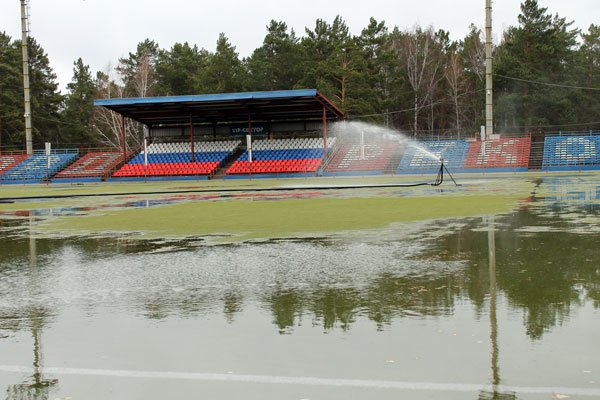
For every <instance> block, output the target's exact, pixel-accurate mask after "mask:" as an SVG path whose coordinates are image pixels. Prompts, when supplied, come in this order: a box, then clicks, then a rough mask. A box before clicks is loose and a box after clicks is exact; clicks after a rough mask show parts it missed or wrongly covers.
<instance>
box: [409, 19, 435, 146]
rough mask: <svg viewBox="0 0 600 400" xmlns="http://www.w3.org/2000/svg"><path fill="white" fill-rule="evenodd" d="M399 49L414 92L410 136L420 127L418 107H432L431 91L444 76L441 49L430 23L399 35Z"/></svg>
mask: <svg viewBox="0 0 600 400" xmlns="http://www.w3.org/2000/svg"><path fill="white" fill-rule="evenodd" d="M400 45H401V47H402V48H401V53H402V56H403V58H404V61H405V63H406V74H407V78H408V83H409V84H410V86H411V88H412V90H413V93H414V96H413V107H414V109H413V110H414V111H413V127H412V128H413V136H416V135H417V131H418V129H419V111H420V109H421V108H423V107H427V106H429V107H430V108H432V107H433V103H434V98H433V96H434V93H435V91H436V89H437V86H438V84H439V83H440V81H441V80H443V79H444V75H443V74H441V73H440V72H441V70H442V68H443V64H444V58H443V51H442V49H441V46H440V44H439V43H438V42H437V40H436V37H435V34H434V32H433V29H432V28H431V27H429V28H427V29H426V30H422V29H421V28H420V27H417V28H415V30H414V32H407V33H405V34H404V35H403V36H402V40H401V43H400ZM431 128H432V127H431V123H430V129H431Z"/></svg>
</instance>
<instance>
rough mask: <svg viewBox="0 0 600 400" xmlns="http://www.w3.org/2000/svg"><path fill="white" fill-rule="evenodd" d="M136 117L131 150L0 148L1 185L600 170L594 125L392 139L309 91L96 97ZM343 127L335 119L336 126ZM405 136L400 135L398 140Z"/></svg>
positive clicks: (99, 103) (598, 141)
mask: <svg viewBox="0 0 600 400" xmlns="http://www.w3.org/2000/svg"><path fill="white" fill-rule="evenodd" d="M95 104H96V106H101V107H105V108H108V109H110V110H112V111H114V112H116V113H118V114H120V116H121V118H122V120H123V121H125V119H126V118H130V119H133V120H135V121H137V122H139V123H141V124H143V125H144V126H145V127H146V128H147V129H145V133H146V134H145V140H144V142H145V146H144V147H140V148H137V149H128V148H123V149H120V150H118V151H117V150H115V149H109V150H106V149H105V150H98V149H96V150H82V149H54V150H52V152H51V153H50V154H46V153H45V152H44V151H34V154H32V155H30V156H28V155H25V154H19V153H16V152H13V153H10V154H7V153H5V154H1V155H0V184H7V183H40V182H49V181H53V182H100V181H105V180H113V181H127V180H134V181H135V180H164V179H194V180H203V179H247V178H249V177H252V178H262V177H307V176H319V175H325V176H346V175H358V176H362V175H381V174H430V173H435V172H437V171H438V169H439V164H440V159H443V160H444V163H445V165H446V167H447V168H448V169H449V170H450V171H452V172H453V173H460V172H521V171H528V170H542V171H581V170H592V169H600V132H598V131H591V132H555V133H548V134H545V135H544V134H538V135H534V136H531V135H530V134H524V135H494V136H493V137H492V138H491V140H487V141H481V140H479V139H478V138H475V137H471V138H464V136H463V138H452V137H450V136H448V135H447V136H444V137H438V138H427V139H417V140H412V141H408V140H398V138H394V137H390V135H369V134H367V133H364V132H361V134H358V135H357V134H356V132H352V133H350V132H343V131H340V130H339V129H335V135H334V136H331V135H330V134H328V124H331V123H332V122H335V121H338V120H341V119H343V118H344V114H343V112H342V111H341V110H340V109H338V108H337V107H336V106H335V105H334V104H333V103H332V102H330V101H329V100H328V99H327V98H326V97H324V96H323V95H322V94H321V93H319V92H318V91H317V90H315V89H303V90H284V91H271V92H245V93H225V94H208V95H195V96H172V97H151V98H124V99H105V100H96V102H95ZM340 126H344V124H340ZM404 139H406V138H404Z"/></svg>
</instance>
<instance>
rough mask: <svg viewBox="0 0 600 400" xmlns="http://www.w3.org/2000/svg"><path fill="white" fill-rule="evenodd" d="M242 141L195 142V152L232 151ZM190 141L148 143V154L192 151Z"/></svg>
mask: <svg viewBox="0 0 600 400" xmlns="http://www.w3.org/2000/svg"><path fill="white" fill-rule="evenodd" d="M240 143H241V141H239V140H226V141H218V142H194V152H195V153H196V152H198V153H199V152H226V153H231V152H232V151H233V150H235V149H236V148H237V147H238V146H239V145H240ZM191 152H192V146H191V144H190V142H171V143H152V144H150V145H148V154H159V153H191Z"/></svg>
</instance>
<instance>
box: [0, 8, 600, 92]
mask: <svg viewBox="0 0 600 400" xmlns="http://www.w3.org/2000/svg"><path fill="white" fill-rule="evenodd" d="M520 3H521V0H497V1H494V2H493V7H494V9H493V20H494V37H495V39H496V41H497V40H498V38H500V37H501V32H502V31H503V30H504V29H506V28H507V27H509V26H511V25H517V23H518V21H517V16H518V14H519V6H520ZM539 4H540V5H542V6H544V7H548V10H549V11H550V12H551V13H553V14H554V13H558V14H559V15H560V16H561V17H566V18H567V20H573V21H575V25H574V26H575V27H577V28H581V29H583V30H586V31H587V28H588V27H589V25H590V24H591V23H595V24H598V23H600V1H599V0H539ZM30 10H31V33H32V36H34V37H35V38H36V40H37V41H38V42H39V43H40V44H41V46H42V47H43V48H44V50H45V51H46V52H47V53H48V56H49V58H50V65H51V67H52V68H53V70H54V71H55V73H56V74H57V76H58V80H59V83H60V87H61V89H62V90H63V92H64V90H65V85H66V84H67V83H68V82H69V81H70V80H71V77H72V75H73V61H75V60H76V59H77V58H78V57H82V58H83V61H84V62H85V63H86V64H89V65H90V66H91V68H92V70H94V71H97V70H105V69H106V68H107V66H108V65H109V64H112V65H113V66H114V65H115V64H116V62H117V60H118V58H119V57H123V56H126V55H127V54H128V53H129V52H130V51H134V50H135V48H136V45H137V43H139V42H140V41H143V40H144V39H145V38H150V39H153V40H155V41H156V42H158V44H159V45H160V47H161V48H167V49H168V48H170V47H171V46H172V45H173V44H174V43H176V42H180V43H183V42H186V41H187V42H189V43H190V44H197V45H198V46H199V47H203V48H205V49H207V50H211V51H214V49H215V44H216V40H217V37H218V35H219V33H220V32H224V33H225V35H226V36H227V37H228V38H229V40H230V42H231V43H232V44H233V45H234V46H236V49H237V51H238V52H239V54H240V57H245V56H248V55H250V54H251V53H252V51H253V50H254V49H255V48H257V47H259V46H260V45H261V43H262V40H263V38H264V36H265V33H266V28H265V27H266V25H267V24H268V22H269V21H270V20H271V19H275V20H280V21H284V22H286V23H287V24H288V26H289V27H291V28H293V29H294V30H295V31H296V33H297V34H298V35H299V36H302V35H303V34H304V28H305V27H309V28H313V27H314V24H315V21H316V19H317V18H321V19H324V20H326V21H328V22H331V21H332V20H333V18H334V17H335V16H336V15H338V14H339V15H341V16H342V18H344V20H345V21H346V23H347V25H348V26H349V28H350V31H351V33H353V34H360V31H361V30H362V29H363V28H364V27H365V26H366V25H367V24H368V22H369V18H370V17H371V16H373V17H375V18H376V19H377V20H378V21H381V20H384V21H385V22H386V25H387V26H388V27H389V28H392V27H393V26H398V27H399V28H401V29H410V28H412V27H413V26H414V25H415V24H419V25H421V26H428V25H433V27H434V28H435V29H445V30H447V31H449V32H450V35H451V38H452V39H460V38H462V37H464V36H465V35H466V33H467V31H468V27H469V24H470V23H474V24H475V25H477V26H479V27H481V28H483V27H484V26H485V0H396V1H393V0H389V1H386V0H364V1H355V0H295V1H286V0H257V1H247V0H246V1H242V0H205V1H202V0H197V1H194V0H167V1H165V0H52V1H49V0H30ZM20 23H21V21H20V2H19V1H18V0H0V31H4V32H6V33H7V34H8V35H10V36H12V37H13V39H16V38H20V35H21V28H20Z"/></svg>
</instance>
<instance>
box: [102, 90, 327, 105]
mask: <svg viewBox="0 0 600 400" xmlns="http://www.w3.org/2000/svg"><path fill="white" fill-rule="evenodd" d="M316 96H317V89H298V90H274V91H268V92H239V93H214V94H200V95H187V96H163V97H130V98H118V99H98V100H94V105H95V106H108V107H110V106H123V105H134V104H163V103H204V102H219V101H239V100H267V99H285V98H290V99H291V98H297V97H316Z"/></svg>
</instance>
